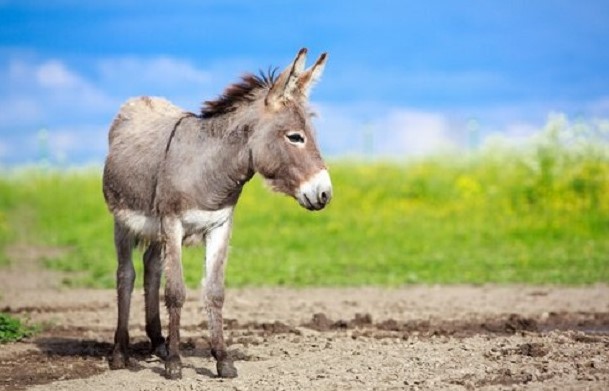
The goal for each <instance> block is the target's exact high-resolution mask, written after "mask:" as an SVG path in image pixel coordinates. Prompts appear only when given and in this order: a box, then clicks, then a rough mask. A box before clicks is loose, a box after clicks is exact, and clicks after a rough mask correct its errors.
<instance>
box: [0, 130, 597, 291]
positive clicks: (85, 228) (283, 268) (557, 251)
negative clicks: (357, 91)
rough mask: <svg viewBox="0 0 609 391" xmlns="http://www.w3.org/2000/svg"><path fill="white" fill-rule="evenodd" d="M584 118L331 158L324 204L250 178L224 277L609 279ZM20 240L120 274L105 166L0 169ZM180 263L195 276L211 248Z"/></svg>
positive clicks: (1, 240)
mask: <svg viewBox="0 0 609 391" xmlns="http://www.w3.org/2000/svg"><path fill="white" fill-rule="evenodd" d="M589 130H590V128H589V127H586V128H582V129H578V128H577V127H574V126H568V127H567V126H566V125H565V124H564V123H562V124H561V123H558V124H556V123H554V124H550V125H549V126H548V128H547V129H546V130H545V132H544V134H543V137H540V138H539V139H538V140H537V141H536V142H534V143H531V144H529V145H528V146H526V147H523V146H520V147H518V148H516V147H513V148H509V147H499V146H495V147H493V146H487V147H485V148H482V149H481V150H480V151H477V152H475V153H470V154H468V155H467V156H441V157H429V158H425V159H422V160H418V161H411V162H408V163H406V162H403V163H383V162H367V163H366V162H361V161H360V162H350V161H345V160H343V161H334V162H330V170H331V174H332V180H333V183H334V191H335V198H334V200H333V201H332V203H331V205H330V206H329V207H328V208H327V209H326V210H324V211H322V212H317V213H311V212H307V211H306V210H304V209H302V208H301V207H300V206H298V205H297V203H296V202H295V201H294V200H292V199H290V198H287V197H284V196H282V195H278V194H272V193H270V192H269V191H268V190H266V189H265V188H264V186H263V184H262V181H261V180H260V179H259V178H255V179H254V180H253V181H252V183H250V184H248V185H247V186H246V189H245V191H244V194H243V196H242V199H241V200H240V202H239V204H238V206H237V210H236V215H235V228H234V233H233V239H232V242H231V251H230V260H229V266H228V275H227V283H228V285H229V286H243V285H292V286H304V285H364V284H375V285H400V284H408V283H451V284H452V283H474V284H478V283H487V282H494V283H542V284H544V283H552V284H554V283H558V284H563V283H564V284H587V283H595V282H605V283H607V282H609V179H608V178H609V153H608V152H607V150H608V148H607V143H606V142H605V141H600V140H601V138H600V137H601V136H602V137H604V135H600V136H599V135H598V134H597V132H596V131H595V132H592V133H593V134H591V133H590V131H589ZM593 130H594V129H593ZM596 130H597V129H596ZM15 242H22V243H23V242H28V243H32V244H36V245H45V246H58V247H61V248H65V249H66V250H67V251H66V252H65V255H63V256H61V257H60V258H56V259H46V260H45V263H46V265H48V266H49V267H51V268H55V269H59V270H62V271H70V272H78V273H74V274H71V275H70V276H72V277H68V279H67V280H66V283H67V284H72V285H85V286H94V287H112V286H113V285H114V271H115V259H114V252H113V247H112V222H111V218H110V215H109V214H108V212H107V210H106V207H105V205H104V202H103V197H102V194H101V179H100V170H99V169H89V170H75V171H62V172H59V171H54V170H43V169H40V168H38V169H28V170H18V171H15V172H6V173H5V174H3V175H1V176H0V246H2V247H5V246H7V245H10V244H11V243H15ZM135 256H136V257H140V256H141V252H139V251H138V252H137V254H136V255H135ZM1 259H2V258H0V262H5V263H6V259H4V260H1ZM184 263H185V267H184V269H185V277H186V280H187V283H188V285H190V286H193V287H194V286H197V284H198V281H199V279H200V277H201V275H202V267H203V266H202V265H203V249H200V248H193V249H189V250H187V251H186V253H185V259H184ZM136 265H137V267H138V271H139V275H141V262H139V261H137V262H136ZM138 278H139V276H138Z"/></svg>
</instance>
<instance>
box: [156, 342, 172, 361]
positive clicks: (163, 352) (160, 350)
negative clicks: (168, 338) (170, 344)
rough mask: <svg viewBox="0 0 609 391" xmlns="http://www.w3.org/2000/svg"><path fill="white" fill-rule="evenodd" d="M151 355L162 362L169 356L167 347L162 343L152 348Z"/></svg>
mask: <svg viewBox="0 0 609 391" xmlns="http://www.w3.org/2000/svg"><path fill="white" fill-rule="evenodd" d="M152 354H154V355H155V356H157V357H159V358H161V359H163V360H166V359H167V356H169V353H168V352H167V345H165V342H163V343H161V344H159V345H157V346H153V347H152Z"/></svg>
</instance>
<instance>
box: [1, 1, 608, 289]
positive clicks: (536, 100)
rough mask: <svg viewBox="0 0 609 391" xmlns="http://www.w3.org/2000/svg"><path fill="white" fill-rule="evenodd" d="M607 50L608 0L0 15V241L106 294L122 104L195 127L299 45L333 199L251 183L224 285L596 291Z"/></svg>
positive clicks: (11, 5) (109, 5)
mask: <svg viewBox="0 0 609 391" xmlns="http://www.w3.org/2000/svg"><path fill="white" fill-rule="evenodd" d="M607 42H609V3H608V2H606V1H602V0H589V1H586V2H573V1H561V0H539V1H534V2H530V1H510V2H501V1H478V0H471V1H427V2H415V1H383V0H377V1H374V2H371V1H357V0H356V1H350V2H332V1H318V0H310V1H306V2H285V1H257V2H251V1H231V0H228V1H198V0H197V1H195V0H192V1H175V2H166V1H154V0H152V1H147V2H145V3H144V2H136V1H130V0H121V1H116V0H105V1H97V2H95V1H88V2H83V1H73V0H57V1H52V2H51V1H32V0H19V1H11V0H0V247H2V248H5V249H8V250H10V249H11V248H13V249H14V246H15V245H16V244H19V243H27V244H28V245H29V246H33V245H36V246H42V247H41V248H42V249H43V251H39V253H40V254H41V259H42V260H43V261H44V262H45V264H46V265H48V266H49V267H52V268H55V269H58V270H62V271H65V272H71V271H79V272H80V273H79V274H74V275H73V276H72V277H66V282H67V283H70V284H76V285H78V284H84V285H88V286H103V287H109V286H112V284H113V282H112V281H113V275H114V259H113V257H114V255H113V250H112V239H111V235H112V234H111V232H112V223H111V219H110V216H109V214H108V213H107V211H106V209H105V206H104V203H103V198H102V196H101V190H100V168H101V165H102V164H103V159H104V157H105V154H106V151H107V130H108V127H109V124H110V123H111V121H112V119H113V117H114V115H115V113H116V112H117V110H118V108H119V107H120V105H121V104H122V102H124V101H125V100H126V99H128V98H129V97H132V96H137V95H157V96H164V97H166V98H168V99H169V100H171V101H173V102H175V103H177V104H178V105H180V106H182V107H184V108H186V109H187V110H191V111H195V112H196V111H198V110H199V108H200V106H201V103H202V102H203V101H204V100H208V99H213V98H215V97H216V96H218V95H219V94H220V93H221V92H222V90H223V89H224V87H225V86H227V85H228V84H229V83H231V82H234V81H236V80H237V78H238V77H239V75H241V74H242V73H244V72H254V73H255V72H258V70H267V69H269V67H270V68H273V67H280V68H283V67H285V66H286V65H287V64H288V63H289V62H290V61H291V60H292V59H293V57H294V55H295V53H296V52H297V51H298V49H300V48H301V47H308V48H309V57H310V60H309V61H313V59H312V58H314V57H316V56H318V55H319V54H320V53H321V52H324V51H327V52H328V53H329V56H330V58H329V62H328V65H327V67H326V71H325V73H324V77H323V80H322V81H321V82H320V83H319V85H318V86H317V87H316V89H315V91H314V92H313V94H312V106H313V108H314V109H315V111H316V112H317V113H318V116H317V118H316V119H315V121H316V126H317V130H318V138H319V142H320V146H321V149H322V152H323V153H324V155H325V156H326V157H327V158H328V160H329V161H330V168H331V172H332V176H333V181H334V184H335V191H336V197H335V200H334V201H333V204H332V205H331V206H330V208H329V209H328V210H326V211H324V212H322V213H319V214H307V213H305V212H304V211H302V210H300V209H299V208H298V206H297V205H296V204H295V203H294V202H293V200H290V199H287V198H283V197H279V196H277V195H270V194H269V193H268V192H267V191H266V190H264V189H263V186H262V184H261V183H260V181H259V180H255V181H254V183H253V184H251V185H249V186H248V187H247V189H246V191H245V193H244V195H243V199H242V201H241V202H240V204H239V207H238V210H237V216H236V219H237V220H236V228H235V235H234V238H233V242H232V250H231V263H230V266H229V277H228V281H229V284H234V285H247V284H292V285H307V284H322V285H332V284H339V285H353V284H356V285H357V284H390V285H392V284H393V285H395V284H403V283H421V282H423V283H463V282H467V283H485V282H533V283H568V284H572V283H594V282H607V281H608V280H609V239H608V236H607V234H608V232H609V185H608V180H607V179H608V178H609V153H608V150H609V149H608V137H609V50H607ZM82 167H89V168H87V169H83V168H82ZM260 199H265V200H266V202H263V203H261V202H259V200H260ZM269 232H272V233H273V235H269ZM45 249H46V250H48V251H45ZM8 250H7V251H4V254H5V255H0V263H3V262H4V263H10V261H11V260H10V258H11V257H10V256H7V255H6V253H7V252H8V253H13V254H14V253H15V251H12V252H11V251H8ZM193 251H194V250H193ZM196 251H198V252H191V253H187V256H186V259H185V262H186V263H192V264H193V265H191V266H188V267H186V268H185V269H186V270H190V271H191V274H187V276H186V278H187V280H188V281H189V284H190V285H191V286H195V285H196V283H197V281H198V278H199V277H200V264H201V261H200V260H201V254H200V250H196ZM17 253H18V252H17ZM189 273H190V272H189Z"/></svg>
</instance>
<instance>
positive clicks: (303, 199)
mask: <svg viewBox="0 0 609 391" xmlns="http://www.w3.org/2000/svg"><path fill="white" fill-rule="evenodd" d="M296 199H297V200H298V203H299V204H300V205H301V206H303V207H305V208H307V209H309V210H320V209H323V208H324V207H325V206H326V205H328V203H329V202H330V200H331V199H332V182H331V181H330V174H328V171H327V170H325V169H323V170H321V171H319V172H318V173H317V174H315V175H313V176H312V177H311V178H309V180H307V181H306V182H304V183H302V184H301V185H300V187H299V188H298V190H297V191H296Z"/></svg>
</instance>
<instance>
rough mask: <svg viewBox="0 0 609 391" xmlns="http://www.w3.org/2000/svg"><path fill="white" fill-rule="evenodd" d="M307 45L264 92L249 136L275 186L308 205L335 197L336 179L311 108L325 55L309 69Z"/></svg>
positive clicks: (257, 162)
mask: <svg viewBox="0 0 609 391" xmlns="http://www.w3.org/2000/svg"><path fill="white" fill-rule="evenodd" d="M306 52H307V51H306V49H301V50H300V51H299V52H298V55H297V56H296V58H295V59H294V61H293V62H292V64H290V65H289V66H288V67H287V68H286V69H285V70H284V71H283V72H282V73H281V74H280V75H279V76H278V77H277V78H276V79H274V80H273V78H272V77H271V78H270V80H269V83H268V88H266V89H264V94H263V95H261V96H259V99H260V105H259V106H258V110H260V111H261V112H262V113H261V114H260V118H259V121H258V124H257V127H256V130H255V131H254V132H253V134H252V136H251V138H250V148H251V151H252V160H253V164H254V169H255V170H256V171H257V172H259V173H260V174H261V175H262V176H263V177H264V178H265V180H266V181H267V183H269V184H270V185H271V187H272V188H273V189H274V190H275V191H280V192H282V193H285V194H288V195H290V196H292V197H294V198H296V200H298V203H299V204H300V205H301V206H303V207H305V208H307V209H309V210H320V209H322V208H323V207H324V206H326V205H327V204H328V202H330V199H331V198H332V183H331V182H330V175H329V174H328V171H327V169H326V165H325V163H324V161H323V159H322V158H321V154H320V153H319V148H318V146H317V142H316V140H315V131H314V129H313V125H312V124H311V114H310V111H309V109H308V96H309V92H310V90H311V87H312V86H313V84H315V82H316V81H317V80H319V78H320V77H321V73H322V72H323V69H324V65H325V63H326V58H327V56H326V54H325V53H324V54H322V55H321V56H320V57H319V59H318V60H317V61H316V62H315V64H313V66H311V67H310V68H309V69H306V70H305V68H304V65H305V55H306Z"/></svg>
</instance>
